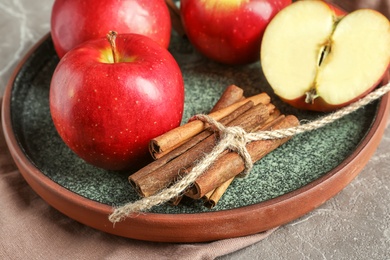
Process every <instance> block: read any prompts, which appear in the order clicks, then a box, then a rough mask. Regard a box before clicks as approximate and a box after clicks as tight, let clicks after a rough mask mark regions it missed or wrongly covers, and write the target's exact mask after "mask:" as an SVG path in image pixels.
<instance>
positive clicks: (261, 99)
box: [149, 93, 271, 154]
mask: <svg viewBox="0 0 390 260" xmlns="http://www.w3.org/2000/svg"><path fill="white" fill-rule="evenodd" d="M248 101H252V102H253V103H254V104H255V105H257V104H259V103H263V104H269V103H270V101H271V98H270V97H269V96H268V95H267V94H266V93H261V94H258V95H255V96H252V97H249V98H245V99H244V100H242V101H240V102H237V103H235V104H233V105H230V106H228V107H226V108H224V109H220V110H218V111H215V112H213V113H210V114H209V116H210V117H212V118H213V119H215V120H220V119H221V118H223V117H225V116H226V115H228V114H230V113H232V112H233V111H234V110H235V109H237V108H238V107H240V106H242V105H243V104H245V103H246V102H248ZM204 129H205V124H204V123H203V122H202V121H200V120H194V121H191V122H189V123H187V124H184V125H182V126H179V127H177V128H175V129H172V130H171V131H168V132H167V133H165V134H163V135H160V136H158V137H156V138H154V139H152V140H151V141H150V143H149V150H150V153H151V154H153V153H161V152H164V151H165V150H168V149H169V148H170V147H174V146H176V145H177V144H179V143H182V142H183V141H185V140H188V139H189V138H191V137H193V136H195V135H197V134H198V133H200V132H202V131H203V130H204Z"/></svg>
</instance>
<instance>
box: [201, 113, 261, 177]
mask: <svg viewBox="0 0 390 260" xmlns="http://www.w3.org/2000/svg"><path fill="white" fill-rule="evenodd" d="M195 118H196V119H198V120H201V121H202V122H205V123H208V124H209V125H210V128H211V129H213V130H214V131H215V132H216V133H217V135H218V136H219V139H220V140H219V143H221V144H223V146H222V147H221V150H226V149H229V150H231V151H233V152H236V153H238V154H239V155H240V156H241V157H242V159H243V160H244V164H245V170H244V171H243V172H242V173H240V174H239V177H245V176H247V175H248V174H249V172H250V171H251V170H252V168H253V161H252V157H251V156H250V154H249V152H248V150H247V149H246V145H247V144H248V143H249V142H250V141H252V139H250V138H249V136H248V133H247V132H246V131H245V130H244V129H243V128H242V127H239V126H229V127H227V126H224V125H223V124H221V123H220V122H218V121H216V120H215V119H213V118H212V117H210V116H208V115H203V114H200V115H197V116H195Z"/></svg>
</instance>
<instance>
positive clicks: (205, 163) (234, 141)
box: [109, 82, 390, 224]
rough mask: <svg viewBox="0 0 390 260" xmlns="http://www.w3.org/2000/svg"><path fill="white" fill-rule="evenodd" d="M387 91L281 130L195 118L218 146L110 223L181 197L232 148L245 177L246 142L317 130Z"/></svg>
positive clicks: (123, 208) (248, 160) (120, 210)
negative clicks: (207, 128)
mask: <svg viewBox="0 0 390 260" xmlns="http://www.w3.org/2000/svg"><path fill="white" fill-rule="evenodd" d="M389 91H390V82H389V83H388V84H386V85H384V86H382V87H380V88H378V89H376V90H375V91H372V92H371V93H369V94H368V95H366V96H365V97H364V98H362V99H360V100H358V101H356V102H354V103H352V104H350V105H348V106H346V107H344V108H341V109H339V110H337V111H336V112H334V113H331V114H329V115H327V116H324V117H322V118H320V119H317V120H314V121H312V122H309V123H306V124H302V125H299V126H296V127H291V128H286V129H280V130H271V131H259V132H255V133H247V132H245V131H244V130H243V129H242V128H240V127H225V126H223V125H222V124H220V123H219V122H217V121H215V120H214V119H212V118H211V117H209V116H207V115H197V116H196V118H197V119H199V120H202V121H203V122H207V123H209V124H210V125H211V126H212V127H214V128H215V130H216V131H217V132H219V134H220V140H219V142H218V144H217V145H216V146H215V147H214V149H213V150H212V151H211V153H209V154H208V155H207V156H205V157H204V158H203V159H202V160H200V162H199V163H197V164H196V166H195V167H194V168H193V169H192V171H191V172H190V173H189V174H187V175H186V176H184V177H183V178H182V179H180V180H179V181H177V182H176V183H174V184H173V185H172V186H169V187H167V188H165V189H164V190H162V191H161V192H159V193H157V194H155V195H153V196H150V197H147V198H142V199H140V200H138V201H135V202H131V203H128V204H125V205H124V206H121V207H118V208H116V209H115V210H114V212H113V213H112V214H111V215H110V216H109V220H110V221H111V222H112V223H114V224H115V223H117V222H120V221H122V220H123V219H125V218H126V217H127V216H129V215H130V214H131V213H140V212H145V211H147V210H149V209H151V208H152V207H154V206H157V205H160V204H162V203H165V202H167V201H169V200H171V199H173V198H175V197H177V196H180V194H182V193H183V192H185V191H186V190H187V189H188V187H190V186H191V185H192V184H193V183H194V182H195V180H196V179H197V178H198V177H199V176H200V175H202V174H203V173H204V172H205V171H206V170H207V169H208V168H209V167H210V166H211V165H212V164H213V162H215V160H217V158H218V156H219V155H220V154H221V153H222V152H223V151H225V150H226V149H231V150H233V151H235V152H237V153H238V154H240V155H241V156H242V158H243V159H244V162H245V168H246V170H245V172H244V173H242V174H241V175H243V176H245V175H246V174H248V173H249V172H250V170H251V168H252V166H253V162H252V160H251V157H250V155H249V153H248V151H247V150H246V144H247V143H249V142H252V141H258V140H271V139H280V138H286V137H292V136H295V135H298V134H301V133H305V132H309V131H312V130H315V129H319V128H321V127H323V126H325V125H327V124H330V123H332V122H334V121H336V120H338V119H340V118H342V117H344V116H346V115H348V114H351V113H352V112H354V111H356V110H358V109H359V108H361V107H363V106H365V105H367V104H368V103H370V102H372V101H374V100H377V99H379V98H380V97H382V96H383V95H385V94H386V93H387V92H389Z"/></svg>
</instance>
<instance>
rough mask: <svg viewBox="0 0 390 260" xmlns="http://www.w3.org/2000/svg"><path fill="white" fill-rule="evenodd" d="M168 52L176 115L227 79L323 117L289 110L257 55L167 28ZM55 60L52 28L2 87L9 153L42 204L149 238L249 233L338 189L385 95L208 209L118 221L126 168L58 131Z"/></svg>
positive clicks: (211, 99)
mask: <svg viewBox="0 0 390 260" xmlns="http://www.w3.org/2000/svg"><path fill="white" fill-rule="evenodd" d="M170 51H171V52H172V54H173V55H174V57H175V58H176V60H177V61H178V63H179V65H180V67H181V69H182V72H183V76H184V81H185V85H186V101H185V114H184V118H183V122H185V121H186V120H187V119H188V118H189V117H190V116H192V115H194V114H197V113H206V112H207V111H208V110H209V109H210V108H211V107H212V106H213V104H214V103H215V102H216V100H217V99H218V97H219V96H220V94H221V93H222V92H223V90H224V89H225V87H227V86H228V85H230V84H236V85H238V86H240V87H242V88H243V89H244V90H245V95H246V96H250V95H253V94H257V93H259V92H267V93H268V94H269V95H270V96H271V97H272V102H273V103H274V104H275V105H276V106H277V107H278V108H280V109H281V110H282V112H283V113H284V114H294V115H296V116H297V117H298V118H299V119H300V120H301V121H302V123H304V122H306V121H310V120H314V119H316V118H318V117H321V116H323V114H321V113H313V112H302V111H298V110H295V109H293V108H291V107H289V106H287V105H285V104H283V103H282V102H280V100H279V99H278V98H277V97H275V96H274V95H273V94H272V91H271V90H270V88H269V86H268V85H267V82H266V80H265V79H264V77H263V74H262V72H261V67H260V64H259V63H255V64H252V65H249V66H242V67H227V66H223V65H220V64H216V63H213V62H211V61H208V60H207V59H205V58H203V57H202V56H200V55H199V54H198V53H196V52H195V51H194V50H193V49H192V48H191V46H190V44H188V42H186V41H185V40H183V39H180V38H178V37H173V39H172V43H171V46H170ZM57 63H58V57H57V56H56V54H55V51H54V49H53V44H52V41H51V38H50V35H47V36H46V37H44V38H43V39H42V40H41V41H40V42H39V43H37V44H36V46H35V47H34V48H33V49H32V50H31V51H30V52H29V54H28V55H27V56H26V58H25V59H24V60H23V61H21V63H20V65H19V66H18V68H17V69H16V70H15V73H14V75H13V77H12V78H11V80H10V83H9V85H8V86H7V89H6V93H5V96H4V101H3V110H2V111H3V116H2V118H3V122H2V123H3V127H4V132H5V136H6V140H7V143H8V146H9V148H10V151H11V153H12V155H13V157H14V160H15V162H16V164H17V166H18V168H19V169H20V171H21V173H22V174H23V176H24V178H25V179H26V180H27V182H28V183H29V185H30V186H31V187H32V188H33V189H34V190H35V191H36V192H37V193H38V194H39V195H40V196H41V197H42V198H43V199H44V200H45V201H47V203H49V204H50V205H52V206H53V207H55V208H56V209H58V210H59V211H61V212H63V213H64V214H66V215H68V216H69V217H70V218H73V219H75V220H77V221H79V222H81V223H83V224H85V225H88V226H91V227H93V228H96V229H99V230H102V231H104V232H108V233H112V234H116V235H120V236H124V237H129V238H135V239H141V240H149V241H163V242H202V241H211V240H217V239H224V238H231V237H238V236H244V235H249V234H254V233H257V232H261V231H264V230H267V229H270V228H273V227H276V226H278V225H282V224H285V223H287V222H289V221H292V220H294V219H296V218H298V217H300V216H302V215H304V214H306V213H307V212H309V211H311V210H313V209H314V208H316V207H318V206H319V205H321V204H322V203H324V202H325V201H326V200H328V199H329V198H331V197H333V196H334V195H335V194H337V193H338V192H339V191H340V190H342V189H343V188H344V187H345V186H346V185H347V184H348V183H349V182H350V181H351V180H352V179H353V178H354V177H355V176H356V175H357V174H358V173H359V172H360V171H361V170H362V168H363V167H364V165H365V164H366V163H367V161H368V160H369V158H370V157H371V155H372V154H373V152H374V151H375V149H376V147H377V145H378V144H379V142H380V139H381V137H382V134H383V131H384V128H385V123H386V122H385V121H386V118H387V113H388V110H389V109H388V106H389V97H388V95H386V96H385V97H384V98H382V100H380V101H377V102H374V103H372V104H370V105H368V106H366V107H364V108H361V109H359V110H358V111H357V112H355V113H353V114H351V115H349V116H346V117H344V118H342V119H340V120H338V121H336V122H334V123H332V124H330V125H327V126H325V127H323V128H321V129H318V130H316V131H312V132H309V133H305V134H301V135H298V136H296V137H294V138H293V139H292V140H290V141H289V142H287V143H286V144H284V145H283V146H281V147H280V148H278V149H277V150H275V151H274V152H272V153H270V154H269V155H267V156H266V157H265V158H263V159H262V160H261V161H259V162H257V163H256V164H255V167H254V169H253V171H252V172H251V174H250V175H249V176H248V177H246V178H243V179H236V180H235V181H234V182H233V183H232V184H231V186H230V187H229V189H228V190H227V192H226V194H225V195H224V196H223V198H222V200H221V201H220V202H219V203H218V205H217V206H216V207H215V208H213V209H208V208H206V207H204V206H203V204H202V203H201V202H199V201H185V202H184V203H182V204H180V205H179V206H176V207H174V206H170V205H161V206H158V207H155V208H153V209H152V210H151V211H150V212H147V213H142V214H138V215H134V216H130V217H129V218H127V219H126V220H124V221H123V222H120V223H117V224H116V225H115V226H114V225H113V224H112V223H111V222H109V220H108V216H109V214H110V213H111V212H112V210H113V207H115V206H120V205H123V204H125V203H128V202H132V201H136V200H138V199H139V197H138V195H137V194H136V193H135V191H134V190H133V189H132V187H131V186H130V184H129V183H128V181H127V177H128V176H129V175H130V174H131V172H125V173H123V172H121V173H120V172H110V171H105V170H101V169H97V168H95V167H93V166H91V165H88V164H86V163H85V162H84V161H82V160H81V159H79V158H78V157H77V156H76V155H75V154H73V153H72V152H71V151H70V150H69V149H68V148H67V146H66V145H65V144H64V143H63V142H62V140H61V139H60V137H59V136H58V134H57V132H56V130H55V128H54V126H53V124H52V121H51V117H50V111H49V106H48V104H49V100H48V94H49V85H50V80H51V75H52V74H53V71H54V69H55V67H56V64H57Z"/></svg>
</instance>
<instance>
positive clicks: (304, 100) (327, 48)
mask: <svg viewBox="0 0 390 260" xmlns="http://www.w3.org/2000/svg"><path fill="white" fill-rule="evenodd" d="M389 46H390V23H389V20H388V19H387V18H386V17H385V16H384V15H382V14H380V13H379V12H377V11H374V10H370V9H361V10H356V11H354V12H351V13H349V14H346V15H345V16H341V17H340V16H337V15H335V13H334V9H332V8H330V7H329V5H328V4H326V3H324V2H322V1H297V2H295V3H293V4H291V5H290V6H289V7H287V8H285V9H283V10H282V11H281V12H279V13H278V14H277V15H276V16H275V17H274V19H273V20H272V21H271V22H270V24H269V26H268V27H267V29H266V31H265V33H264V37H263V43H262V47H261V65H262V70H263V73H264V75H265V77H266V79H267V80H268V82H269V84H270V85H271V87H272V88H273V90H274V92H275V94H276V95H278V96H279V97H280V98H281V99H283V100H284V101H286V102H287V103H289V104H291V105H293V106H295V107H297V108H301V109H308V110H315V111H325V112H326V111H332V110H335V109H337V108H340V107H343V106H346V105H348V104H350V103H351V102H353V101H356V100H357V99H359V98H361V97H362V96H364V95H365V94H367V93H369V92H370V91H371V90H372V89H373V88H375V87H376V86H377V84H379V83H380V81H381V79H382V78H383V76H384V75H385V74H386V73H387V70H388V67H389V62H390V48H389Z"/></svg>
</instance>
